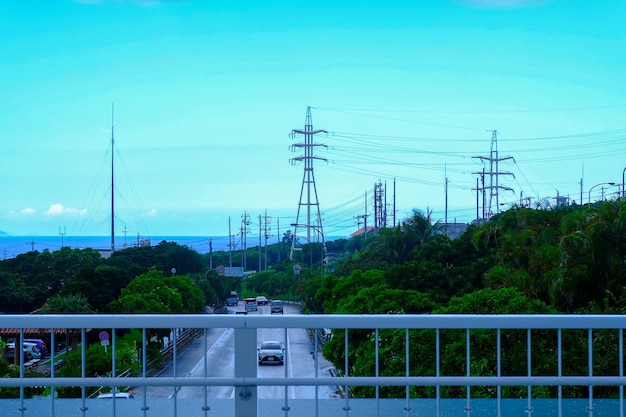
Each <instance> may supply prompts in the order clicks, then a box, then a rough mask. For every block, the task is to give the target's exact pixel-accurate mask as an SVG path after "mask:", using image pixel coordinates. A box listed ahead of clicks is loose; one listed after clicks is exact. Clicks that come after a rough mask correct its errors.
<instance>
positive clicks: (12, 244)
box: [0, 235, 275, 259]
mask: <svg viewBox="0 0 626 417" xmlns="http://www.w3.org/2000/svg"><path fill="white" fill-rule="evenodd" d="M144 239H145V238H144ZM164 240H165V241H167V242H176V243H178V244H179V245H183V246H187V247H189V248H191V249H194V250H195V251H197V252H198V253H209V251H210V248H211V246H212V248H213V251H214V252H215V251H227V250H228V236H214V237H209V236H154V237H150V238H149V244H150V245H152V246H155V245H158V244H159V242H162V241H164ZM142 243H144V244H145V243H147V242H141V241H140V240H138V239H137V238H136V237H128V236H127V237H124V236H116V237H115V248H116V249H123V248H124V247H131V246H138V245H140V244H142ZM237 243H238V242H237V241H235V242H233V244H234V245H236V244H237ZM269 243H270V244H271V243H275V242H269ZM63 246H69V247H70V248H73V249H85V248H92V249H97V250H109V249H110V248H111V237H110V236H60V235H58V236H0V259H9V258H14V257H16V256H17V255H19V254H22V253H26V252H29V251H31V250H36V251H39V252H43V251H44V250H46V249H47V250H49V251H51V252H53V251H56V250H59V249H61V248H62V247H63ZM247 246H248V247H253V246H258V239H257V240H256V241H252V239H249V240H248V242H247Z"/></svg>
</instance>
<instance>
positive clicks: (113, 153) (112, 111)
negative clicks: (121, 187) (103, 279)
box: [111, 103, 115, 253]
mask: <svg viewBox="0 0 626 417" xmlns="http://www.w3.org/2000/svg"><path fill="white" fill-rule="evenodd" d="M114 117H115V103H111V253H113V252H115V175H114V174H115V172H114V167H115V165H114V155H115V136H114V134H113V126H114V124H115V123H114V122H115V119H114Z"/></svg>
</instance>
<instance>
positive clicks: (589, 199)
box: [587, 182, 615, 204]
mask: <svg viewBox="0 0 626 417" xmlns="http://www.w3.org/2000/svg"><path fill="white" fill-rule="evenodd" d="M599 185H615V183H614V182H601V183H599V184H596V185H594V186H593V187H591V188H590V189H589V194H588V196H587V202H588V203H589V204H591V190H593V189H594V188H596V187H597V186H599Z"/></svg>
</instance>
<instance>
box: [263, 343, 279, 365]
mask: <svg viewBox="0 0 626 417" xmlns="http://www.w3.org/2000/svg"><path fill="white" fill-rule="evenodd" d="M257 351H258V356H259V365H263V364H264V363H277V364H278V365H282V364H283V363H284V362H285V349H284V348H283V347H282V345H281V344H280V342H278V341H276V340H266V341H264V342H263V343H261V346H260V347H259V348H258V349H257Z"/></svg>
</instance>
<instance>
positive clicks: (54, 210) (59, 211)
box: [44, 203, 87, 217]
mask: <svg viewBox="0 0 626 417" xmlns="http://www.w3.org/2000/svg"><path fill="white" fill-rule="evenodd" d="M44 215H45V216H47V217H53V216H62V215H67V216H72V217H75V216H85V215H87V209H77V208H73V207H64V206H63V204H59V203H56V204H52V205H51V206H50V208H48V210H46V211H45V212H44Z"/></svg>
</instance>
